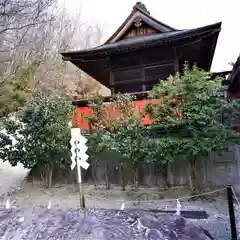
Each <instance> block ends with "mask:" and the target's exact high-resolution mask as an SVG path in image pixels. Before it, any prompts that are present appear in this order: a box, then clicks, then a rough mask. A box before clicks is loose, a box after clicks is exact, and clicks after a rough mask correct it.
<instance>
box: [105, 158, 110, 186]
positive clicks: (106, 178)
mask: <svg viewBox="0 0 240 240" xmlns="http://www.w3.org/2000/svg"><path fill="white" fill-rule="evenodd" d="M108 171H109V169H108V164H107V163H106V165H105V173H104V175H105V184H106V189H110V182H109V177H108Z"/></svg>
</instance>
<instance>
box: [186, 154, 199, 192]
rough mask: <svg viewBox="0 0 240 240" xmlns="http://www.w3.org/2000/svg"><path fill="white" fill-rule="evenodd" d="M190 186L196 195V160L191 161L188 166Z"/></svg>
mask: <svg viewBox="0 0 240 240" xmlns="http://www.w3.org/2000/svg"><path fill="white" fill-rule="evenodd" d="M188 175H189V186H190V189H191V192H192V194H196V193H197V191H198V189H197V169H196V159H193V160H190V161H189V164H188Z"/></svg>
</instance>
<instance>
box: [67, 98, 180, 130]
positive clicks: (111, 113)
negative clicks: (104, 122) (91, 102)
mask: <svg viewBox="0 0 240 240" xmlns="http://www.w3.org/2000/svg"><path fill="white" fill-rule="evenodd" d="M158 102H159V99H146V100H137V101H134V102H133V108H134V112H135V113H136V114H137V115H138V116H139V117H141V115H140V113H142V112H143V109H144V106H145V104H147V103H158ZM101 113H102V117H103V118H105V119H107V118H114V117H117V116H118V115H119V114H120V111H119V109H117V108H116V107H113V105H112V104H111V102H106V103H103V107H102V109H101ZM178 115H180V119H181V114H178ZM92 116H94V113H93V110H92V109H91V107H77V108H76V109H75V111H74V114H73V117H72V124H73V126H74V127H76V126H77V127H79V128H81V129H83V130H89V122H88V120H87V117H92ZM140 122H141V124H142V125H151V124H152V123H153V122H152V120H151V119H150V117H149V115H146V116H144V117H142V119H141V120H140Z"/></svg>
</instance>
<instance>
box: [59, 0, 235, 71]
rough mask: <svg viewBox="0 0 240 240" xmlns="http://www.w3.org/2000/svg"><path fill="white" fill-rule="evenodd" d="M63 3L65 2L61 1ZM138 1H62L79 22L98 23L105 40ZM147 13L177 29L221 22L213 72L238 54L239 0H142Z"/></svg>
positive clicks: (225, 65) (221, 68) (227, 65)
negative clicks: (77, 16) (78, 16)
mask: <svg viewBox="0 0 240 240" xmlns="http://www.w3.org/2000/svg"><path fill="white" fill-rule="evenodd" d="M62 1H64V0H62ZM136 2H137V0H65V6H66V7H67V9H68V10H69V11H70V12H71V13H72V14H74V13H79V12H81V21H84V22H88V23H90V24H99V25H101V26H102V27H103V33H104V39H107V38H108V37H110V36H111V34H112V33H114V32H115V31H116V30H117V28H118V27H119V26H120V25H121V24H122V23H123V21H124V20H125V19H126V18H127V16H128V15H129V14H130V12H131V11H132V7H133V6H134V5H135V4H136ZM142 3H144V4H145V5H146V7H147V9H148V10H149V11H150V14H151V15H152V16H153V17H155V18H156V19H158V20H159V21H161V22H164V23H166V24H167V25H170V26H172V27H174V28H177V29H190V28H196V27H201V26H205V25H208V24H213V23H216V22H222V30H221V33H220V35H219V39H218V43H217V47H216V51H215V55H214V59H213V64H212V69H211V70H212V71H224V70H230V69H231V67H230V66H229V62H235V61H236V59H237V57H238V55H239V54H240V14H239V9H240V0H228V1H226V0H167V1H166V0H142Z"/></svg>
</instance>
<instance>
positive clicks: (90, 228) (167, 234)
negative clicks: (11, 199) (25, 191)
mask: <svg viewBox="0 0 240 240" xmlns="http://www.w3.org/2000/svg"><path fill="white" fill-rule="evenodd" d="M0 237H1V239H3V240H7V239H14V240H15V239H16V240H47V239H51V240H61V239H63V240H65V239H69V240H73V239H79V240H83V239H89V240H90V239H91V240H110V239H118V240H126V239H128V240H192V239H194V240H211V239H213V238H211V236H210V235H209V233H208V232H206V231H204V230H203V229H201V228H198V227H196V226H194V225H193V224H191V223H190V222H188V221H186V220H184V219H183V218H180V217H179V216H176V215H175V214H162V213H152V212H146V211H140V210H139V211H136V210H135V211H130V210H128V211H113V210H91V211H90V210H88V211H85V213H82V212H80V211H79V210H77V209H75V210H73V209H69V210H65V211H63V210H56V209H52V210H46V209H44V208H35V209H31V210H30V209H22V210H16V209H15V210H2V211H0Z"/></svg>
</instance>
